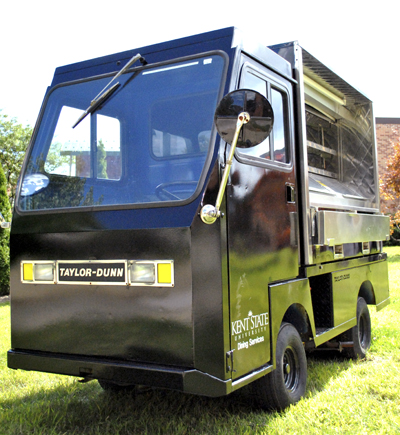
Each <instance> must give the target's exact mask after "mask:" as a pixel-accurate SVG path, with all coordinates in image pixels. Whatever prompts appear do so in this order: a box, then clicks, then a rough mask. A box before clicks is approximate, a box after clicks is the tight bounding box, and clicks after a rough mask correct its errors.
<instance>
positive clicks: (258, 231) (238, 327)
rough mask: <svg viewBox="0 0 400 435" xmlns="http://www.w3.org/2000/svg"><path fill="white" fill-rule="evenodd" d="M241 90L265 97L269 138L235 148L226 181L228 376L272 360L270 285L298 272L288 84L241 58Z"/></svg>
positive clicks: (291, 127)
mask: <svg viewBox="0 0 400 435" xmlns="http://www.w3.org/2000/svg"><path fill="white" fill-rule="evenodd" d="M239 87H240V88H241V89H254V90H256V91H258V92H259V93H261V94H262V95H264V96H265V97H267V99H268V100H269V101H270V103H271V105H272V107H273V110H274V126H273V129H272V132H271V134H270V136H269V137H268V138H267V139H266V140H265V141H264V142H262V143H260V144H259V145H257V146H255V147H252V148H246V149H244V148H237V149H236V152H235V159H234V163H233V165H232V169H231V178H230V183H229V184H228V186H227V198H226V202H227V204H226V207H227V232H228V267H229V288H230V290H229V291H230V326H231V349H232V350H233V352H232V353H233V372H232V376H233V378H238V377H240V376H242V375H244V374H246V373H249V372H250V371H252V370H254V369H256V368H258V367H261V366H263V365H265V364H267V363H269V362H270V360H271V356H272V354H271V343H270V318H271V316H272V315H273V314H271V313H270V309H269V296H268V285H269V284H270V283H272V282H275V281H280V280H286V279H289V278H294V277H296V276H297V274H298V249H297V240H296V234H297V229H296V228H297V219H296V182H295V169H294V149H293V136H294V133H293V125H292V119H293V113H292V105H293V99H292V84H291V83H290V81H288V80H286V79H284V78H282V77H280V76H278V75H277V74H275V73H274V72H272V71H269V70H268V69H267V68H265V67H263V66H261V65H259V64H256V63H255V62H253V61H251V60H247V61H246V60H245V62H244V64H243V68H242V73H241V78H240V84H239Z"/></svg>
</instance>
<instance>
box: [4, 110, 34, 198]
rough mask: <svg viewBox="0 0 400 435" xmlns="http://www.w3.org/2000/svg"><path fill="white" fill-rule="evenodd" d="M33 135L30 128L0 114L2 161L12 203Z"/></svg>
mask: <svg viewBox="0 0 400 435" xmlns="http://www.w3.org/2000/svg"><path fill="white" fill-rule="evenodd" d="M31 135H32V128H31V127H30V126H27V127H24V126H23V125H21V124H18V123H17V121H16V119H15V118H9V117H8V116H7V115H4V114H2V113H0V161H1V166H2V168H3V171H4V175H5V178H6V182H7V193H8V196H9V198H10V201H11V203H12V202H13V199H14V197H15V188H16V185H17V181H18V177H19V173H20V171H21V167H22V162H23V160H24V157H25V152H26V148H27V146H28V144H29V140H30V137H31Z"/></svg>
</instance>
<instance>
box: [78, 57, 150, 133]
mask: <svg viewBox="0 0 400 435" xmlns="http://www.w3.org/2000/svg"><path fill="white" fill-rule="evenodd" d="M137 60H140V62H141V63H142V65H146V64H147V62H146V60H145V59H144V57H142V56H141V55H140V54H139V53H138V54H136V55H135V56H133V57H132V59H131V60H130V61H129V62H128V63H127V64H126V65H125V66H124V67H123V68H122V69H121V70H120V71H119V72H118V73H117V74H115V76H114V77H113V78H112V79H111V80H110V81H109V82H108V83H107V85H106V86H105V87H104V88H103V89H102V90H101V91H100V92H99V93H98V94H97V95H96V97H95V98H94V99H93V100H92V101H91V102H90V106H89V107H88V108H87V109H86V110H85V111H84V112H83V113H82V115H81V116H80V117H79V119H78V120H77V121H76V122H75V124H74V125H73V126H72V128H75V127H76V126H77V125H78V124H79V123H80V122H81V121H83V120H84V119H85V118H86V116H88V115H89V113H93V112H95V111H96V110H97V108H98V107H99V106H100V105H101V104H102V103H104V102H105V101H106V100H107V99H108V98H109V97H111V95H112V94H113V93H114V92H115V91H116V90H117V89H118V88H119V87H120V84H119V83H115V85H113V86H111V88H109V89H107V88H108V87H109V86H110V85H111V83H112V82H113V81H114V80H115V79H117V78H118V77H119V76H120V75H121V74H123V73H124V72H125V71H126V70H127V69H128V68H129V67H131V66H132V65H133V64H134V63H135V62H136V61H137Z"/></svg>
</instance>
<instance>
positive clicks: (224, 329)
mask: <svg viewBox="0 0 400 435" xmlns="http://www.w3.org/2000/svg"><path fill="white" fill-rule="evenodd" d="M388 235H389V219H388V218H387V217H386V216H383V215H382V214H381V213H380V209H379V190H378V177H377V162H376V144H375V132H374V120H373V114H372V104H371V101H370V100H369V99H368V98H367V97H365V96H364V95H363V94H362V93H360V92H359V91H357V90H356V89H355V88H353V87H352V86H350V85H349V84H348V83H347V82H346V81H344V80H343V79H341V78H340V77H339V76H338V75H336V74H335V73H334V72H333V71H331V70H330V69H329V68H327V67H326V66H325V65H323V64H322V63H320V62H319V61H318V60H317V59H315V58H314V57H313V56H312V55H311V54H310V53H308V52H307V51H306V50H304V49H303V48H302V47H301V46H299V44H298V43H297V42H292V43H286V44H282V45H277V46H272V47H269V48H267V47H265V46H263V45H260V44H257V43H255V42H254V41H252V40H251V39H247V37H246V36H245V35H243V34H242V33H241V32H239V31H238V30H237V29H235V28H226V29H222V30H218V31H213V32H209V33H205V34H202V35H196V36H192V37H187V38H183V39H179V40H176V41H169V42H164V43H161V44H156V45H152V46H148V47H142V48H139V49H135V50H132V51H127V52H123V53H117V54H114V55H109V56H105V57H100V58H97V59H92V60H88V61H84V62H80V63H76V64H72V65H68V66H64V67H60V68H57V69H56V71H55V75H54V79H53V82H52V84H51V86H50V87H49V88H48V90H47V93H46V96H45V99H44V102H43V106H42V109H41V112H40V114H39V118H38V121H37V124H36V127H35V130H34V133H33V137H32V140H31V144H30V146H29V149H28V151H27V154H26V159H25V162H24V165H23V169H22V173H21V177H20V181H19V186H18V191H17V197H16V203H15V209H14V214H13V220H12V227H11V335H12V344H11V347H12V348H11V350H10V351H9V352H8V366H9V367H10V368H12V369H23V370H37V371H44V372H51V373H60V374H65V375H71V376H77V377H80V378H82V379H83V380H92V379H97V380H98V381H99V383H100V385H101V386H102V387H103V388H104V389H110V390H118V389H121V388H126V387H128V386H131V387H132V388H134V387H135V386H138V385H146V386H151V387H160V388H169V389H174V390H180V391H184V392H187V393H193V394H200V395H207V396H222V395H226V394H229V393H231V392H233V391H235V390H238V389H239V388H241V387H243V386H245V385H247V384H250V383H252V388H253V391H254V394H255V395H256V397H257V400H258V403H259V405H260V406H261V407H264V408H274V409H284V408H285V407H287V406H288V405H290V404H291V403H295V402H296V401H298V400H299V399H300V398H301V397H302V395H303V394H304V392H305V387H306V379H307V362H306V352H311V351H313V350H316V349H327V348H329V349H337V351H338V352H339V351H340V352H343V353H345V354H346V355H347V356H349V357H353V358H357V357H361V358H362V357H364V356H365V353H366V352H367V350H368V348H369V346H370V342H371V321H370V315H369V310H368V306H367V305H375V306H376V309H377V310H380V309H382V308H383V307H385V306H386V305H387V304H388V303H389V290H388V287H389V286H388V271H387V262H386V255H385V253H383V252H382V240H385V239H386V238H387V237H388Z"/></svg>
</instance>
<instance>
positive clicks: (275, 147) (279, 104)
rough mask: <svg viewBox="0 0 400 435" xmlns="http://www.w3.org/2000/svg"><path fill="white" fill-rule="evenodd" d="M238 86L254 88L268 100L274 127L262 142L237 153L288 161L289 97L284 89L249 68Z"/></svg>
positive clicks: (276, 160)
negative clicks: (272, 112) (271, 109)
mask: <svg viewBox="0 0 400 435" xmlns="http://www.w3.org/2000/svg"><path fill="white" fill-rule="evenodd" d="M240 87H241V88H247V89H254V90H256V91H258V92H259V93H260V94H262V95H264V96H265V97H266V98H267V99H268V100H269V102H270V103H271V105H272V108H273V110H274V127H273V129H272V133H271V135H270V136H269V137H268V138H267V139H266V140H265V141H264V142H262V143H261V144H259V145H257V146H256V147H253V148H248V149H241V150H238V152H239V154H243V155H246V156H249V157H251V158H254V157H255V158H260V159H267V160H271V161H275V162H280V163H290V153H289V133H288V131H289V115H288V113H289V99H288V94H287V91H286V89H285V88H284V87H281V86H279V84H278V83H275V82H274V81H273V80H271V79H268V78H266V77H263V76H262V75H261V74H259V73H257V72H255V71H253V70H250V69H245V71H244V73H243V75H242V79H241V83H240Z"/></svg>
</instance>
